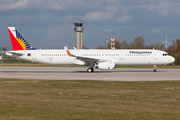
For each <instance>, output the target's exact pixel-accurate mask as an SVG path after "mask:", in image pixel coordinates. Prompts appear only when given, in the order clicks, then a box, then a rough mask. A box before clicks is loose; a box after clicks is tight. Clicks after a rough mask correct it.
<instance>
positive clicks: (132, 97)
mask: <svg viewBox="0 0 180 120" xmlns="http://www.w3.org/2000/svg"><path fill="white" fill-rule="evenodd" d="M179 103H180V81H160V82H151V81H141V82H114V81H113V82H111V81H80V80H79V81H70V80H60V81H57V80H27V79H26V80H22V79H0V119H2V120H5V119H13V120H21V119H26V120H32V119H33V120H34V119H39V120H41V119H42V120H46V119H47V120H49V119H52V120H83V119H87V120H95V119H96V120H109V119H114V120H120V119H122V120H125V119H128V120H130V119H143V120H144V119H146V120H154V119H156V120H162V119H163V120H169V119H179V118H180V114H179V113H180V105H179Z"/></svg>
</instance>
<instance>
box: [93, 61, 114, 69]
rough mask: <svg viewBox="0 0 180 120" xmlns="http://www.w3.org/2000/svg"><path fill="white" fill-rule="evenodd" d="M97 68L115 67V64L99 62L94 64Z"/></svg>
mask: <svg viewBox="0 0 180 120" xmlns="http://www.w3.org/2000/svg"><path fill="white" fill-rule="evenodd" d="M95 68H97V69H115V68H116V65H115V63H114V62H99V63H96V64H95Z"/></svg>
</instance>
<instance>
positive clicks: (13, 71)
mask: <svg viewBox="0 0 180 120" xmlns="http://www.w3.org/2000/svg"><path fill="white" fill-rule="evenodd" d="M86 70H87V68H79V67H78V68H77V67H73V68H70V67H0V78H20V79H45V80H103V81H164V80H180V69H158V72H152V69H140V68H117V69H115V70H98V69H95V71H94V72H93V73H87V72H86Z"/></svg>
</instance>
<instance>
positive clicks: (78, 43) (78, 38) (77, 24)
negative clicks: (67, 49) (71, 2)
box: [74, 22, 83, 49]
mask: <svg viewBox="0 0 180 120" xmlns="http://www.w3.org/2000/svg"><path fill="white" fill-rule="evenodd" d="M74 25H75V27H74V31H76V49H82V33H83V23H82V22H75V23H74Z"/></svg>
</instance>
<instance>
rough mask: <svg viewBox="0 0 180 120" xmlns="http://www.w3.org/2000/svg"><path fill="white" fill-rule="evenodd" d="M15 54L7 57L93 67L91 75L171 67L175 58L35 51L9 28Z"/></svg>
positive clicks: (141, 52) (149, 53)
mask: <svg viewBox="0 0 180 120" xmlns="http://www.w3.org/2000/svg"><path fill="white" fill-rule="evenodd" d="M8 31H9V36H10V40H11V43H12V47H13V51H7V52H6V55H8V56H11V57H15V58H18V59H24V60H28V61H32V62H38V63H44V64H54V65H84V66H89V68H88V69H87V72H89V73H90V72H94V68H93V67H95V68H96V69H105V70H112V69H115V68H116V65H154V69H153V72H157V68H156V65H163V64H170V63H173V62H174V61H175V59H174V57H172V56H170V55H168V53H167V52H164V51H161V50H155V49H115V50H112V49H75V48H74V49H68V48H67V47H64V49H35V48H33V47H32V46H31V45H30V44H29V43H28V42H27V41H26V40H25V39H24V37H23V36H22V35H21V33H20V32H19V31H18V30H17V29H16V28H15V27H8Z"/></svg>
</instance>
